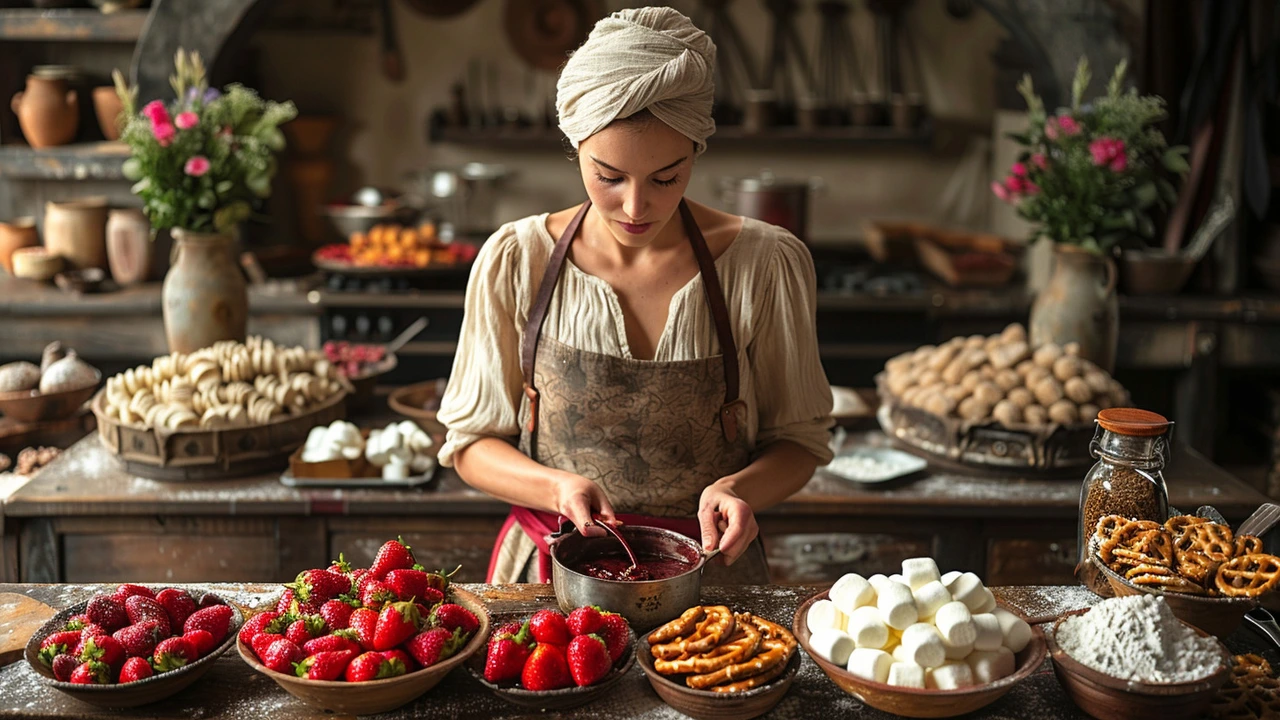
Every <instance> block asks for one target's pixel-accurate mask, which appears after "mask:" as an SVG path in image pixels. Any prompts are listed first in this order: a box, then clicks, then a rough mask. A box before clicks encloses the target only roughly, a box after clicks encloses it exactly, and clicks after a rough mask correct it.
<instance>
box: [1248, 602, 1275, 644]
mask: <svg viewBox="0 0 1280 720" xmlns="http://www.w3.org/2000/svg"><path fill="white" fill-rule="evenodd" d="M1244 619H1245V620H1248V621H1249V623H1250V624H1252V625H1253V626H1254V627H1255V628H1257V629H1258V632H1260V633H1262V634H1263V635H1266V636H1267V637H1268V638H1270V639H1271V642H1273V643H1275V645H1276V647H1280V623H1277V622H1276V618H1275V616H1274V615H1272V614H1271V611H1270V610H1267V609H1266V608H1264V607H1258V608H1254V609H1252V610H1250V611H1249V612H1247V613H1245V616H1244Z"/></svg>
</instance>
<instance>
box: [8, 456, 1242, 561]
mask: <svg viewBox="0 0 1280 720" xmlns="http://www.w3.org/2000/svg"><path fill="white" fill-rule="evenodd" d="M888 442H889V440H888V438H887V437H885V436H884V435H883V434H881V433H879V432H868V433H859V434H855V435H853V436H851V437H850V439H849V441H848V444H847V446H856V445H860V444H861V445H884V444H887V443H888ZM1166 478H1167V479H1168V484H1169V491H1170V501H1171V503H1172V504H1173V505H1175V506H1178V507H1180V508H1183V509H1187V510H1194V509H1195V508H1196V507H1198V506H1200V505H1205V504H1211V505H1214V506H1216V507H1217V508H1218V509H1219V510H1220V511H1221V512H1222V513H1223V514H1224V515H1226V517H1227V518H1228V519H1229V520H1231V521H1232V522H1239V521H1240V520H1242V519H1244V517H1246V516H1247V515H1249V514H1250V513H1251V512H1252V511H1253V510H1254V509H1255V508H1256V507H1257V506H1258V505H1259V504H1261V503H1263V502H1265V501H1266V497H1265V496H1263V495H1262V494H1261V493H1259V492H1257V491H1256V490H1254V489H1252V488H1250V487H1249V486H1247V485H1245V484H1244V483H1242V482H1240V481H1239V480H1237V479H1235V478H1234V477H1232V476H1231V475H1230V474H1229V473H1227V472H1225V471H1224V470H1222V469H1221V468H1218V467H1216V466H1214V465H1213V464H1212V463H1210V462H1208V461H1207V460H1205V459H1204V458H1203V457H1202V456H1201V455H1199V454H1197V453H1195V452H1194V451H1190V450H1187V449H1185V448H1179V449H1178V450H1177V451H1176V452H1175V454H1174V456H1173V459H1172V461H1171V462H1170V464H1169V468H1168V470H1167V472H1166ZM1079 493H1080V482H1079V479H1077V478H1067V479H1044V478H1017V477H991V476H980V475H975V474H962V473H957V472H953V471H947V470H942V469H930V470H928V471H925V472H923V473H921V474H919V475H917V476H914V477H911V478H904V479H903V480H901V481H894V482H890V483H886V484H884V485H876V486H863V485H857V484H855V483H851V482H848V481H846V480H842V479H840V478H837V477H835V476H833V475H830V474H828V473H827V472H825V471H824V470H819V471H818V472H817V473H815V475H814V477H813V479H812V480H810V482H809V483H808V485H806V486H805V487H804V489H802V490H801V491H800V492H799V493H797V494H796V495H795V496H793V497H791V498H790V499H788V500H787V501H786V502H784V503H782V504H781V505H780V506H778V507H775V508H773V509H771V510H768V511H765V512H762V513H761V514H760V517H759V521H760V527H761V532H762V535H763V537H764V539H765V549H766V553H767V554H768V556H769V563H770V566H771V568H772V571H773V575H774V577H773V579H774V581H775V582H786V583H806V582H807V583H820V582H831V581H833V580H834V579H835V578H837V577H839V576H840V575H841V574H843V573H844V572H845V569H846V568H848V567H850V566H854V565H856V566H857V567H858V568H859V569H860V570H861V571H863V572H867V573H873V572H886V573H889V572H896V571H897V570H896V568H897V567H898V566H899V565H900V563H901V562H902V560H903V559H904V558H908V557H917V556H925V555H927V556H933V557H936V558H938V562H939V564H941V565H943V566H944V567H956V568H972V569H975V570H977V571H979V572H980V573H982V574H983V577H985V578H987V579H988V580H989V581H990V582H991V583H992V584H994V585H1015V584H1058V583H1069V582H1074V580H1073V579H1072V576H1071V570H1072V568H1073V567H1074V566H1075V563H1076V558H1075V546H1076V517H1077V513H1078V503H1079ZM2 510H3V516H2V517H0V521H2V522H3V530H4V534H5V536H6V539H7V543H6V544H7V546H8V548H9V549H8V551H7V552H6V553H5V554H4V558H5V563H4V564H5V575H4V577H3V578H2V579H3V580H6V581H18V580H21V581H23V582H76V583H87V582H113V581H115V582H118V581H122V580H134V581H143V582H147V581H155V582H210V581H232V580H246V581H253V582H283V581H286V580H290V579H292V578H293V577H294V575H296V574H297V573H298V572H299V571H300V570H303V569H306V568H309V567H317V566H320V565H322V564H323V563H326V562H327V561H328V560H330V559H332V558H335V557H337V556H338V553H344V554H345V555H346V557H347V558H348V559H349V560H351V561H352V562H355V563H368V562H370V561H371V560H372V557H373V554H374V553H375V552H376V551H377V548H378V547H379V546H380V545H381V544H382V543H383V542H384V541H385V540H386V539H387V538H393V537H396V536H397V535H400V536H403V537H404V538H405V540H406V541H407V542H409V543H410V544H411V545H412V546H413V547H414V548H415V551H416V552H417V554H418V558H419V560H421V561H422V563H423V564H424V565H426V566H428V567H449V568H452V567H454V566H455V565H456V564H458V563H462V565H463V571H462V574H461V576H460V579H461V580H462V581H465V582H479V581H482V580H484V571H485V568H486V567H487V565H488V560H489V554H490V550H491V548H492V544H493V539H494V537H495V536H496V534H497V531H498V529H499V527H500V525H501V523H502V521H503V519H504V517H505V516H506V512H507V506H506V505H505V504H503V503H501V502H498V501H495V500H493V499H492V498H489V497H488V496H486V495H484V494H482V493H480V492H477V491H476V490H473V489H472V488H470V487H469V486H467V485H465V484H464V483H463V482H462V481H461V479H460V478H459V477H458V476H457V474H456V473H454V472H453V471H452V470H448V469H442V470H440V471H439V472H438V473H437V477H436V479H435V481H434V482H433V483H432V484H431V485H429V486H426V487H425V488H423V489H415V490H391V489H373V490H330V489H319V490H299V489H293V488H289V487H285V486H284V485H282V484H281V483H280V482H279V478H278V476H276V475H261V476H254V477H247V478H240V479H235V480H224V481H207V482H158V481H154V480H148V479H145V478H139V477H134V476H132V475H130V474H128V473H126V472H125V471H124V469H123V467H122V465H121V463H120V462H119V461H118V460H117V459H116V458H115V457H114V456H112V455H110V454H109V453H108V452H107V451H106V450H105V449H104V448H103V447H102V445H101V444H100V443H99V442H98V439H97V437H96V436H90V437H87V438H85V439H84V440H82V441H80V442H79V443H77V444H76V445H74V446H72V447H71V448H69V449H68V450H67V452H65V453H64V454H63V455H62V456H61V457H59V458H58V460H57V461H55V462H54V463H53V464H51V465H50V466H49V467H48V468H46V469H45V470H44V471H43V472H41V473H39V474H38V475H37V476H36V477H35V478H34V479H33V480H32V481H31V482H30V483H28V484H27V485H26V486H25V487H23V488H21V489H20V490H18V491H17V492H16V493H14V494H13V495H12V496H11V497H10V498H9V500H8V501H7V502H5V504H4V506H3V508H2ZM232 558H234V560H232Z"/></svg>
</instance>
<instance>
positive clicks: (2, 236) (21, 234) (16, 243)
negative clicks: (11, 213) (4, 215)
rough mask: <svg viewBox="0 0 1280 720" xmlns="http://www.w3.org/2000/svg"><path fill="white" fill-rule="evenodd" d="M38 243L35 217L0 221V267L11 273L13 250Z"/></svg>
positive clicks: (38, 236) (38, 237)
mask: <svg viewBox="0 0 1280 720" xmlns="http://www.w3.org/2000/svg"><path fill="white" fill-rule="evenodd" d="M39 244H40V233H39V232H37V231H36V219H35V218H33V217H21V218H16V219H14V220H11V221H9V222H0V267H3V268H4V271H5V272H7V273H9V274H10V275H12V274H13V260H12V257H13V251H14V250H17V249H19V248H24V247H35V246H36V245H39Z"/></svg>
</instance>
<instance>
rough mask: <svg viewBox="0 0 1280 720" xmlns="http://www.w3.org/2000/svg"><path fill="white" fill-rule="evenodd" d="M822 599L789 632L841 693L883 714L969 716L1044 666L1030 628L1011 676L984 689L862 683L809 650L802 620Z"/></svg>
mask: <svg viewBox="0 0 1280 720" xmlns="http://www.w3.org/2000/svg"><path fill="white" fill-rule="evenodd" d="M826 597H827V593H826V591H824V592H820V593H818V594H817V595H814V596H813V597H811V598H809V599H808V600H805V601H804V604H803V605H801V606H800V608H799V609H798V610H796V616H795V620H794V621H793V622H792V626H791V631H792V632H794V633H795V635H796V639H797V640H799V641H800V646H801V647H803V648H804V651H805V652H807V653H809V657H811V658H813V661H814V662H815V663H817V664H818V667H820V668H822V671H823V672H825V673H826V674H827V677H829V678H831V680H832V681H833V682H835V684H836V685H838V686H839V687H840V689H841V690H844V691H845V692H847V693H849V694H850V695H852V696H854V697H856V698H858V699H859V700H861V701H863V702H864V703H866V704H868V705H870V706H871V707H873V708H876V709H877V710H883V711H885V712H887V713H893V714H896V715H901V716H903V717H912V718H945V717H954V716H956V715H963V714H965V713H970V712H973V711H975V710H977V709H979V708H983V707H986V706H987V705H990V704H991V703H993V702H995V701H996V700H999V699H1000V698H1001V697H1003V696H1004V694H1005V693H1007V692H1009V691H1010V690H1012V689H1013V686H1014V685H1017V684H1018V683H1020V682H1022V681H1023V680H1024V679H1026V677H1027V676H1028V675H1030V674H1031V673H1033V672H1035V671H1036V670H1037V669H1039V668H1040V665H1041V664H1042V663H1043V662H1044V656H1045V641H1044V633H1042V632H1041V631H1040V628H1038V627H1035V626H1034V625H1033V626H1032V627H1031V642H1029V643H1027V646H1026V647H1025V648H1023V649H1022V652H1020V653H1017V654H1016V655H1014V659H1015V661H1016V662H1017V666H1016V668H1015V669H1014V671H1013V674H1012V675H1009V676H1007V677H1003V678H1000V679H999V680H996V681H995V682H992V683H987V684H986V685H977V686H974V687H967V688H960V689H959V690H921V689H917V688H904V687H898V686H896V685H888V684H885V683H878V682H873V681H871V680H866V679H864V678H861V677H858V676H857V675H854V674H853V673H851V672H849V671H848V670H845V669H844V668H843V667H841V666H839V665H836V664H835V663H833V662H830V661H829V660H827V659H825V658H823V657H822V656H821V655H819V654H817V653H815V652H814V651H813V649H812V648H811V647H810V646H809V634H810V633H809V625H808V623H806V622H805V617H807V616H808V614H809V608H810V607H811V606H812V605H813V604H814V603H815V602H817V601H819V600H825V599H826Z"/></svg>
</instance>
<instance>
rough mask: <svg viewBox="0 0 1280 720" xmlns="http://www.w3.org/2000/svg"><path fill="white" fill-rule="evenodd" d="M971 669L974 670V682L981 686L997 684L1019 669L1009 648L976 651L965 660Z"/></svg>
mask: <svg viewBox="0 0 1280 720" xmlns="http://www.w3.org/2000/svg"><path fill="white" fill-rule="evenodd" d="M965 662H966V663H968V665H969V669H971V670H973V681H974V682H975V683H977V684H979V685H986V684H987V683H991V682H995V681H996V680H999V679H1000V678H1002V677H1008V676H1010V675H1012V674H1013V670H1014V668H1015V667H1017V663H1016V662H1015V661H1014V658H1013V653H1012V652H1011V651H1010V650H1009V648H1007V647H999V648H996V649H995V650H974V651H973V653H972V654H970V655H969V657H967V658H965Z"/></svg>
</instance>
